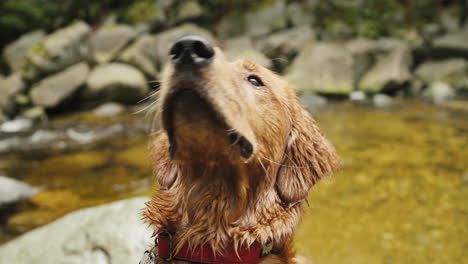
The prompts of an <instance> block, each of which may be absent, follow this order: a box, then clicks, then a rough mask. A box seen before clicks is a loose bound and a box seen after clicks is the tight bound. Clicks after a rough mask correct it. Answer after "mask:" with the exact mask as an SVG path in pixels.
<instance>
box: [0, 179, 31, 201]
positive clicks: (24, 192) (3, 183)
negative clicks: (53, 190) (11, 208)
mask: <svg viewBox="0 0 468 264" xmlns="http://www.w3.org/2000/svg"><path fill="white" fill-rule="evenodd" d="M38 192H39V189H38V188H34V187H32V186H30V185H28V184H26V183H24V182H20V181H18V180H15V179H12V178H8V177H5V176H1V175H0V208H2V207H3V206H5V205H8V204H11V203H16V202H19V201H21V200H24V199H28V198H29V197H31V196H33V195H35V194H36V193H38Z"/></svg>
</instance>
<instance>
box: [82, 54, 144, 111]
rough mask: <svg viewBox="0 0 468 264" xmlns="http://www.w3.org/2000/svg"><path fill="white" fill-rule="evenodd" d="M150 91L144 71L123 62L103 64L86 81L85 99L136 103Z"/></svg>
mask: <svg viewBox="0 0 468 264" xmlns="http://www.w3.org/2000/svg"><path fill="white" fill-rule="evenodd" d="M148 91H149V89H148V84H147V81H146V79H145V76H144V75H143V73H141V72H140V71H139V70H138V69H136V68H135V67H133V66H130V65H127V64H123V63H110V64H103V65H100V66H97V67H96V68H94V69H93V70H92V71H91V73H90V74H89V77H88V79H87V81H86V88H85V90H84V92H83V96H84V98H85V99H91V100H94V101H101V102H106V101H117V102H121V103H135V102H137V101H138V100H140V99H142V98H143V96H144V95H145V94H146V93H147V92H148Z"/></svg>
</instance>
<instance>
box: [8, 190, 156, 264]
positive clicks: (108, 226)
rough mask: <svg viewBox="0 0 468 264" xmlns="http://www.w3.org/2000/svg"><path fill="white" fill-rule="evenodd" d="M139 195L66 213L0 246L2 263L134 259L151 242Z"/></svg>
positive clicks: (95, 263) (116, 263)
mask: <svg viewBox="0 0 468 264" xmlns="http://www.w3.org/2000/svg"><path fill="white" fill-rule="evenodd" d="M148 200H149V198H146V197H139V198H133V199H129V200H123V201H118V202H114V203H110V204H105V205H101V206H97V207H92V208H87V209H82V210H79V211H76V212H73V213H70V214H68V215H66V216H64V217H62V218H60V219H59V220H57V221H55V222H53V223H51V224H48V225H46V226H43V227H40V228H37V229H35V230H33V231H31V232H28V233H26V234H25V235H23V236H21V237H19V238H17V239H15V240H13V241H10V242H8V243H6V244H4V245H3V246H1V247H0V255H1V256H2V263H36V264H46V263H47V264H49V263H76V264H78V263H87V264H103V263H105V264H110V263H112V264H128V263H138V261H139V260H140V259H141V257H142V256H143V253H144V251H145V250H147V249H149V248H150V247H151V246H150V245H152V244H153V242H152V239H151V235H152V231H151V230H150V229H149V228H148V227H147V225H146V224H143V223H142V220H141V209H142V208H144V206H145V204H144V203H145V202H146V201H148Z"/></svg>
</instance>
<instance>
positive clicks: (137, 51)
mask: <svg viewBox="0 0 468 264" xmlns="http://www.w3.org/2000/svg"><path fill="white" fill-rule="evenodd" d="M155 45H157V43H156V42H155V39H154V36H150V35H143V36H141V37H139V38H138V39H137V40H136V41H135V43H133V44H132V45H131V46H130V47H128V48H127V49H125V50H124V52H123V53H122V54H121V55H120V57H119V61H122V62H125V63H128V64H131V65H133V66H135V67H137V68H138V69H140V70H141V71H143V72H144V73H145V74H146V75H148V76H149V77H150V78H156V77H157V75H158V72H159V71H160V70H161V67H162V66H161V62H160V61H159V60H158V59H159V58H158V53H157V51H156V49H155Z"/></svg>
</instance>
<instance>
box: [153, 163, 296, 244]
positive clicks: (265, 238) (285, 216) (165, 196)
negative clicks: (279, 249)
mask: <svg viewBox="0 0 468 264" xmlns="http://www.w3.org/2000/svg"><path fill="white" fill-rule="evenodd" d="M187 165H188V164H182V165H180V166H179V167H178V175H177V179H176V182H175V183H174V185H173V186H172V187H171V188H170V189H169V190H166V191H162V192H160V193H159V194H158V195H156V197H155V198H154V199H153V200H152V201H151V203H150V204H149V207H150V210H151V212H153V214H151V215H147V217H148V218H149V219H151V220H152V224H155V225H156V227H157V230H159V231H170V232H173V233H175V237H174V239H175V240H176V241H175V244H176V249H177V247H180V246H182V245H184V244H189V245H191V246H195V247H196V246H200V245H203V244H210V245H211V246H212V247H213V248H216V249H217V250H219V251H220V253H221V252H222V251H223V250H224V249H226V248H229V247H232V246H234V247H238V246H241V245H250V244H252V243H253V242H260V243H267V242H269V241H276V240H279V239H280V238H283V239H284V238H285V237H288V236H290V235H292V231H293V229H294V227H295V226H296V224H297V223H298V220H299V216H300V208H291V209H284V208H281V205H280V203H279V201H278V197H277V195H276V193H275V191H274V186H273V184H274V183H273V182H274V181H272V179H265V177H268V175H272V174H271V173H270V174H269V173H267V170H266V169H264V168H262V167H260V168H256V167H255V166H247V165H246V166H239V165H238V164H237V165H235V166H234V165H231V164H228V163H226V162H217V163H212V164H209V163H208V164H202V163H199V164H196V163H192V164H190V166H187ZM258 203H260V206H259V205H258ZM278 212H279V213H278ZM273 226H276V227H275V229H273V228H272V227H273Z"/></svg>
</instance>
